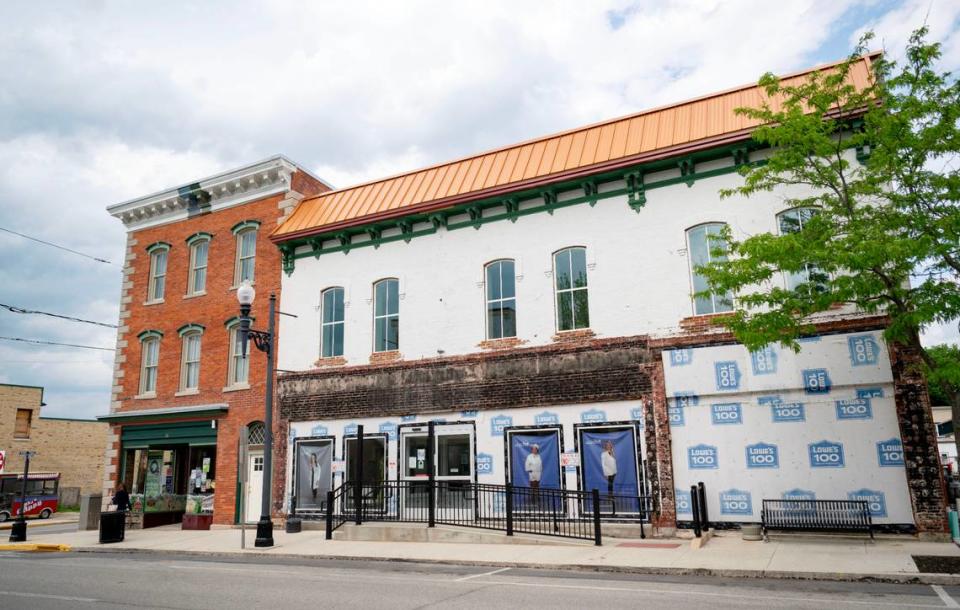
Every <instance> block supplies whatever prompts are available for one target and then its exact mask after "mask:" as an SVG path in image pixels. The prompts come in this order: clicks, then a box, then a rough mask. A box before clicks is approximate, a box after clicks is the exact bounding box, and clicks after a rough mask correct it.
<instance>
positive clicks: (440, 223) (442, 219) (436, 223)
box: [430, 212, 447, 230]
mask: <svg viewBox="0 0 960 610" xmlns="http://www.w3.org/2000/svg"><path fill="white" fill-rule="evenodd" d="M430 223H431V224H432V225H433V229H434V230H437V229H439V228H440V227H446V226H447V215H446V214H444V213H442V212H438V213H436V214H430Z"/></svg>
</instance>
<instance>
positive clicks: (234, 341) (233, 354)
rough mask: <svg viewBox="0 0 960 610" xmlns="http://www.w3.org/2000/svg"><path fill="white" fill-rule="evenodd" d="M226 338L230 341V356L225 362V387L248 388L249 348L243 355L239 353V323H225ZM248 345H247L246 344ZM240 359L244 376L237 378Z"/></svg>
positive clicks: (233, 388) (232, 388)
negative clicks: (242, 363)
mask: <svg viewBox="0 0 960 610" xmlns="http://www.w3.org/2000/svg"><path fill="white" fill-rule="evenodd" d="M227 339H228V341H229V342H230V350H229V354H230V357H229V358H228V363H227V387H226V389H230V390H235V389H248V388H249V387H250V350H249V349H247V354H246V355H245V356H241V355H240V346H239V343H240V323H239V322H236V321H234V322H231V323H230V324H228V325H227ZM248 347H249V346H248ZM240 361H243V362H244V365H243V372H244V378H243V379H242V380H241V379H238V377H237V365H238V363H239V362H240Z"/></svg>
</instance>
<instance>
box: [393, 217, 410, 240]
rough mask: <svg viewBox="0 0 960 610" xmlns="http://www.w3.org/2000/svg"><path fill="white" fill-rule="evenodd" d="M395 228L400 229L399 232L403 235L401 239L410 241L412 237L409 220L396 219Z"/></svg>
mask: <svg viewBox="0 0 960 610" xmlns="http://www.w3.org/2000/svg"><path fill="white" fill-rule="evenodd" d="M397 228H398V229H400V234H401V235H403V241H405V242H407V243H408V244H409V243H410V240H411V239H413V235H411V233H413V222H412V221H409V220H398V221H397Z"/></svg>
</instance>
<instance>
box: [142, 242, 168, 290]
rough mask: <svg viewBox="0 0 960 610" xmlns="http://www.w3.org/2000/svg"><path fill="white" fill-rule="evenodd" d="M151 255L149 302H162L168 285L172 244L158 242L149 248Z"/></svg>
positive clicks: (148, 286) (148, 287) (148, 288)
mask: <svg viewBox="0 0 960 610" xmlns="http://www.w3.org/2000/svg"><path fill="white" fill-rule="evenodd" d="M147 252H148V253H149V254H150V279H149V283H148V284H147V301H148V302H153V301H162V300H163V295H164V294H165V292H166V285H167V255H168V254H169V252H170V244H167V243H164V242H157V243H155V244H153V245H151V246H149V247H148V248H147Z"/></svg>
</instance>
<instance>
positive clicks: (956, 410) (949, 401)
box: [927, 345, 960, 455]
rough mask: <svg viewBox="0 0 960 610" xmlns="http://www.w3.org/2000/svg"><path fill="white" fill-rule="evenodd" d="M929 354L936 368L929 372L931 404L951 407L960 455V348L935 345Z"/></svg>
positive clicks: (954, 433)
mask: <svg viewBox="0 0 960 610" xmlns="http://www.w3.org/2000/svg"><path fill="white" fill-rule="evenodd" d="M927 354H928V355H929V356H930V359H931V360H933V362H934V363H935V366H933V367H930V368H929V370H928V371H927V383H928V384H929V385H930V402H932V403H933V404H934V405H950V407H951V419H952V420H953V440H954V443H956V445H957V455H960V426H958V425H957V424H958V422H960V347H958V346H956V345H935V346H933V347H930V348H927Z"/></svg>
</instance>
